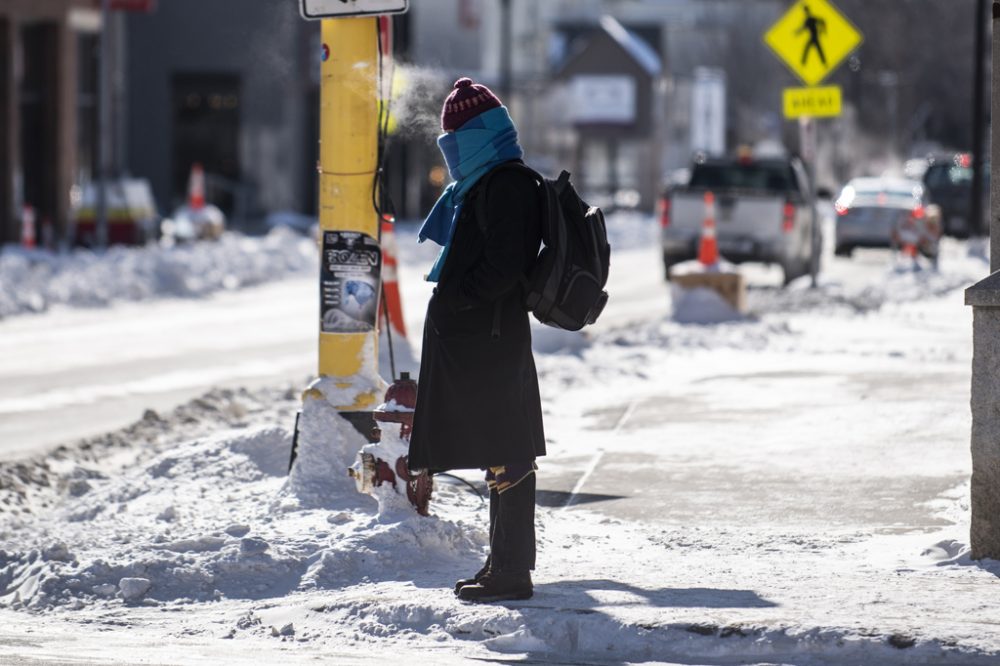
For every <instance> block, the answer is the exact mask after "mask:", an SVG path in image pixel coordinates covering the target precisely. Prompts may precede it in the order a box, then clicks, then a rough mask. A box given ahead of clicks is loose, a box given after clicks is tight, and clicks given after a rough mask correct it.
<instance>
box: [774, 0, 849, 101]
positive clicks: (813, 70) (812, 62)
mask: <svg viewBox="0 0 1000 666" xmlns="http://www.w3.org/2000/svg"><path fill="white" fill-rule="evenodd" d="M862 39H863V38H862V36H861V33H860V32H858V29H857V28H855V27H854V26H853V25H852V24H851V22H850V21H849V20H848V19H847V18H846V17H845V16H844V15H843V14H841V13H840V12H839V11H837V8H836V7H834V6H833V3H831V2H830V1H829V0H798V1H797V2H796V3H795V4H793V5H792V6H791V7H790V8H789V9H788V11H787V12H785V13H784V15H783V16H782V17H781V18H779V19H778V20H777V21H776V22H775V24H774V25H772V26H771V29H770V30H768V31H767V32H766V33H765V34H764V42H766V43H767V45H768V46H770V47H771V49H773V50H774V52H775V53H776V54H777V56H778V57H779V58H781V60H782V61H783V62H784V63H785V64H786V65H788V67H789V69H791V70H792V72H794V73H795V75H796V76H798V77H799V78H800V79H802V81H803V82H805V84H806V85H807V86H814V85H816V84H817V83H819V82H821V81H822V80H823V79H825V78H826V77H827V76H829V75H830V73H831V72H832V71H833V70H834V69H836V68H837V66H838V65H840V63H841V62H842V61H843V60H844V58H846V57H847V56H848V55H849V54H850V53H851V51H853V50H854V49H856V48H857V47H858V45H859V44H861V41H862Z"/></svg>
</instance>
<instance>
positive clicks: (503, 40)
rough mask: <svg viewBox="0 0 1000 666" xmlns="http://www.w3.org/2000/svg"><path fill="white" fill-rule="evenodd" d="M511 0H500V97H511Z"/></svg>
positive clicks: (505, 98) (506, 98)
mask: <svg viewBox="0 0 1000 666" xmlns="http://www.w3.org/2000/svg"><path fill="white" fill-rule="evenodd" d="M510 3H511V0H500V98H501V99H504V100H509V99H510V98H511V87H512V74H511V47H512V46H513V45H512V44H511V39H513V37H512V36H511V27H510V23H511V17H510Z"/></svg>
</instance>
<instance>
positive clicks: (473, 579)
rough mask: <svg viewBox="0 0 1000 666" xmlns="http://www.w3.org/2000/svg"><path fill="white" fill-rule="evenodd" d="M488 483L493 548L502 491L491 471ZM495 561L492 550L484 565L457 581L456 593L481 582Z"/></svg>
mask: <svg viewBox="0 0 1000 666" xmlns="http://www.w3.org/2000/svg"><path fill="white" fill-rule="evenodd" d="M486 484H487V486H488V487H489V491H490V532H489V537H490V550H491V551H492V549H493V534H494V533H495V531H496V524H497V513H498V512H499V510H500V493H498V492H497V489H496V483H495V478H494V476H493V475H492V473H491V472H489V471H487V473H486ZM492 561H493V556H492V552H491V553H490V554H489V555H487V556H486V563H485V564H484V565H483V567H482V568H481V569H480V570H479V571H477V572H476V573H475V574H473V575H472V576H470V577H468V578H462V579H461V580H458V581H455V594H458V592H459V590H461V589H462V588H463V587H465V586H466V585H475V584H476V583H478V582H479V579H480V578H482V577H483V576H484V575H486V572H487V571H489V570H490V564H491V563H492Z"/></svg>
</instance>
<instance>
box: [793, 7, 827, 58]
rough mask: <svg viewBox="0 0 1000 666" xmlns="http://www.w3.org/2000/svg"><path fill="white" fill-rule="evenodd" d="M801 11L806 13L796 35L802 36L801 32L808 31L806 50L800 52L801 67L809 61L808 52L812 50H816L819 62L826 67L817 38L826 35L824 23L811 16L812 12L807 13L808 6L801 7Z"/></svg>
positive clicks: (821, 46) (824, 56)
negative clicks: (804, 19)
mask: <svg viewBox="0 0 1000 666" xmlns="http://www.w3.org/2000/svg"><path fill="white" fill-rule="evenodd" d="M802 9H803V10H804V11H805V13H806V22H805V23H803V24H802V27H801V28H799V31H798V32H797V33H796V34H802V33H803V32H806V31H807V30H808V31H809V41H808V42H807V43H806V48H805V50H804V51H803V52H802V65H803V66H805V64H806V61H808V60H809V51H810V50H811V49H813V48H815V49H816V53H818V54H819V60H820V62H822V63H823V66H824V67H825V66H826V55H824V54H823V45H822V44H820V41H819V36H820V35H821V34H826V21H824V20H823V19H821V18H816V17H815V16H813V14H812V12H810V11H809V5H802Z"/></svg>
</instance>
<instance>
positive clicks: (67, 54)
mask: <svg viewBox="0 0 1000 666" xmlns="http://www.w3.org/2000/svg"><path fill="white" fill-rule="evenodd" d="M93 7H94V3H93V2H92V0H4V1H3V2H2V3H0V243H9V242H16V241H18V240H19V239H20V237H21V218H22V215H23V211H24V209H25V207H26V206H27V207H30V208H31V209H32V210H33V211H34V215H35V219H36V221H37V224H38V225H39V230H40V232H42V233H43V234H44V236H43V239H46V240H47V239H58V238H62V237H64V236H65V234H66V229H67V227H68V224H69V217H70V209H71V196H72V193H73V191H74V185H77V184H78V183H79V182H80V181H81V180H85V179H87V178H88V177H89V176H90V174H91V173H92V172H93V169H94V168H95V161H96V136H97V135H96V132H97V127H96V125H97V115H96V91H97V46H98V44H99V33H100V30H101V20H100V14H99V13H98V12H97V11H96V10H94V8H93Z"/></svg>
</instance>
